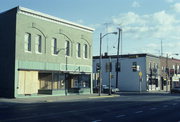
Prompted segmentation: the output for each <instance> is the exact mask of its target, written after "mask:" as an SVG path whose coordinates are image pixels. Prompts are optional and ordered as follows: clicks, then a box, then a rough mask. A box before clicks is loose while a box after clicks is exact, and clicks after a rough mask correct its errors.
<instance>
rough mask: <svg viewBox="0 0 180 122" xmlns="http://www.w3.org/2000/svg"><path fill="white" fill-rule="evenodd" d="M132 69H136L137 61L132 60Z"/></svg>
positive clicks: (134, 70)
mask: <svg viewBox="0 0 180 122" xmlns="http://www.w3.org/2000/svg"><path fill="white" fill-rule="evenodd" d="M132 71H133V72H136V71H137V62H132Z"/></svg>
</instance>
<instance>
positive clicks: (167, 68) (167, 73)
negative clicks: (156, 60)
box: [166, 53, 179, 92]
mask: <svg viewBox="0 0 180 122" xmlns="http://www.w3.org/2000/svg"><path fill="white" fill-rule="evenodd" d="M172 55H176V56H178V55H179V54H178V53H175V54H171V55H168V53H167V54H166V92H168V79H169V64H168V58H169V56H172Z"/></svg>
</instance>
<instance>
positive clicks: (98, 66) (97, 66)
mask: <svg viewBox="0 0 180 122" xmlns="http://www.w3.org/2000/svg"><path fill="white" fill-rule="evenodd" d="M100 68H101V67H100V65H99V63H97V64H96V72H99V71H100Z"/></svg>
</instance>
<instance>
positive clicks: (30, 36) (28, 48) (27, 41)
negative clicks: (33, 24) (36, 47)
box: [24, 33, 32, 52]
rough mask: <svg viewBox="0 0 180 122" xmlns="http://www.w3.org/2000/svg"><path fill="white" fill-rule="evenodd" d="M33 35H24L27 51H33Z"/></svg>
mask: <svg viewBox="0 0 180 122" xmlns="http://www.w3.org/2000/svg"><path fill="white" fill-rule="evenodd" d="M31 38H32V35H31V33H25V35H24V50H25V52H32V45H31V43H32V40H31Z"/></svg>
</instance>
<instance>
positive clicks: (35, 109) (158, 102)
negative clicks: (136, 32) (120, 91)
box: [0, 94, 180, 122]
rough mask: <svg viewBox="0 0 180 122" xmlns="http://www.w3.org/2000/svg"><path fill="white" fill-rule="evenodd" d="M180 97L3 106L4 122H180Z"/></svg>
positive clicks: (0, 118)
mask: <svg viewBox="0 0 180 122" xmlns="http://www.w3.org/2000/svg"><path fill="white" fill-rule="evenodd" d="M179 111H180V95H179V94H174V95H171V94H144V95H141V94H136V95H131V94H129V95H120V96H117V95H114V96H107V97H99V96H93V97H88V98H87V99H83V100H75V101H73V100H70V101H56V102H46V103H45V102H42V103H21V104H20V103H0V121H2V122H3V121H5V122H8V121H17V122H19V121H23V122H24V121H26V122H31V121H33V122H39V121H43V122H44V121H47V122H48V121H53V122H54V121H57V122H101V121H102V122H143V121H144V122H179V121H180V112H179Z"/></svg>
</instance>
